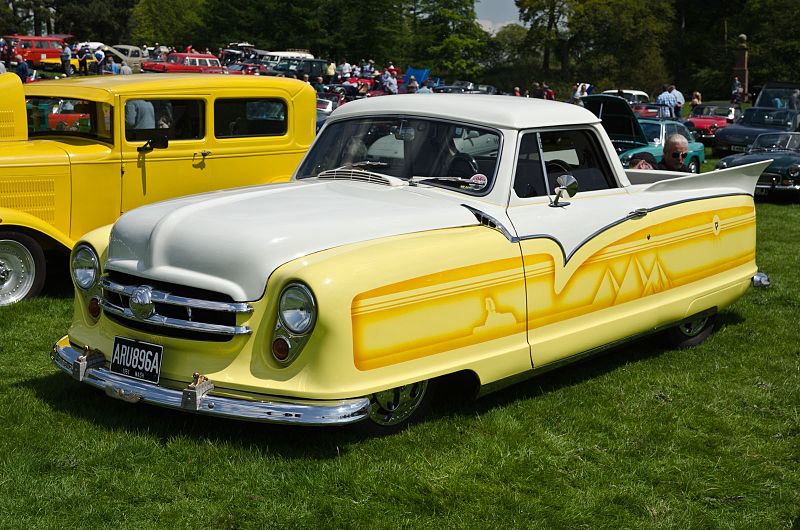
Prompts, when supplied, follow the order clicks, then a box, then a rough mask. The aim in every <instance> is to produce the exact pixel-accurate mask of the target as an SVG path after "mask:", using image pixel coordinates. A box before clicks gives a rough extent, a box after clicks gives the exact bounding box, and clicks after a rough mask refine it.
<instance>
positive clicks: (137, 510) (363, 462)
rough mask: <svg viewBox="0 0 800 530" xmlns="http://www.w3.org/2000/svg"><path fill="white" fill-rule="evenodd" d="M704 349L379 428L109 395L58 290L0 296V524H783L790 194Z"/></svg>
mask: <svg viewBox="0 0 800 530" xmlns="http://www.w3.org/2000/svg"><path fill="white" fill-rule="evenodd" d="M757 209H758V211H757V216H758V250H757V253H758V259H759V266H760V269H761V270H763V271H766V272H767V273H769V274H770V277H771V279H772V285H771V286H770V287H769V288H767V289H750V290H749V291H748V292H747V293H746V294H745V296H744V297H743V298H742V299H740V300H739V301H738V302H737V303H736V304H734V305H733V306H732V307H730V308H729V309H728V310H726V311H724V312H722V314H721V315H720V328H719V329H718V330H717V331H716V333H714V334H713V335H711V337H710V338H709V339H708V340H707V341H706V342H705V343H704V344H701V345H700V346H698V347H696V348H693V349H687V350H677V349H676V350H672V349H664V348H663V347H662V346H660V345H659V343H658V342H657V341H654V340H652V339H651V340H647V341H640V342H635V343H632V344H630V345H628V346H626V347H623V348H617V349H614V350H611V351H609V352H608V353H606V354H605V355H604V356H602V357H598V358H596V359H594V360H591V361H586V362H583V363H581V364H578V365H575V366H572V367H571V368H566V369H560V370H557V371H553V372H549V373H548V374H544V375H541V376H539V377H537V378H535V379H533V380H530V381H528V382H526V383H523V384H520V385H516V386H514V387H512V388H509V389H507V390H504V391H501V392H499V393H496V394H494V395H493V396H490V397H487V398H484V399H481V400H478V401H477V402H474V403H473V402H467V403H465V404H464V405H462V406H459V405H456V404H453V403H452V402H449V403H440V404H439V405H438V406H437V407H436V408H435V409H434V411H433V412H432V413H431V415H430V416H429V417H428V418H427V419H426V420H425V421H424V422H422V423H419V424H417V425H414V426H412V427H410V428H409V429H408V430H406V431H404V432H402V433H399V434H396V435H393V436H389V437H383V438H365V437H363V436H361V435H358V434H355V433H353V432H351V431H350V430H349V429H347V428H337V429H318V428H299V427H291V426H269V425H261V424H253V423H246V422H238V421H229V420H222V419H212V418H206V417H201V416H197V415H191V414H186V413H184V412H174V411H169V410H164V409H160V408H157V407H152V406H148V405H137V406H131V405H129V404H127V403H123V402H121V401H117V400H110V399H105V398H104V397H103V396H102V392H100V391H98V390H95V389H93V388H89V387H87V386H85V385H82V384H80V383H77V382H76V381H74V380H72V379H70V378H68V377H64V376H63V374H61V373H59V370H58V369H57V368H56V367H54V366H53V365H52V364H51V362H50V360H49V358H48V356H47V354H46V352H47V351H48V350H49V348H50V346H51V345H52V343H53V341H54V340H55V339H56V338H58V337H59V336H60V335H61V333H62V332H63V330H64V329H66V327H67V326H68V324H69V322H70V319H71V314H72V305H73V301H72V286H71V284H69V281H68V279H66V278H62V281H61V283H60V285H59V284H58V283H57V282H53V283H54V285H55V286H54V287H51V288H50V289H49V290H48V291H47V292H46V293H45V294H46V296H47V297H46V298H40V299H35V300H30V301H23V302H21V303H20V304H17V305H15V306H10V307H2V308H0V320H2V321H3V322H5V323H7V324H6V325H4V326H2V327H1V328H0V344H2V345H3V350H2V358H3V363H2V365H0V410H2V411H3V414H2V416H3V420H4V421H3V423H2V436H0V465H2V468H3V470H4V471H3V474H2V478H0V526H2V527H41V528H46V527H64V526H71V527H75V528H84V527H97V526H107V527H153V526H167V525H169V526H175V527H183V526H189V525H198V524H199V525H204V526H210V527H222V526H225V527H237V528H249V527H263V524H259V523H258V521H267V520H268V521H270V524H271V525H274V526H277V527H286V526H318V525H319V524H320V521H324V525H323V526H328V527H353V526H358V527H379V528H380V527H390V526H391V527H397V526H416V527H432V528H434V527H441V526H443V525H446V526H460V527H471V526H482V527H490V526H498V527H500V526H502V527H514V526H527V527H531V526H533V527H580V526H583V525H591V526H592V527H609V526H611V527H629V528H631V527H635V528H697V527H730V528H748V527H750V528H753V527H758V528H781V527H783V526H784V525H785V522H786V521H791V520H794V519H795V518H796V517H797V515H798V506H800V493H799V492H800V462H798V458H797V455H798V453H797V439H798V435H799V434H800V430H799V429H800V420H799V419H798V410H797V403H798V402H800V390H799V389H800V377H799V376H798V374H799V373H800V350H798V343H797V333H796V315H797V308H798V306H800V295H798V293H799V292H800V281H798V277H797V274H796V267H795V265H796V252H795V248H796V247H795V242H796V241H797V240H798V238H800V207H799V206H798V205H797V204H793V203H777V204H776V203H758V206H757Z"/></svg>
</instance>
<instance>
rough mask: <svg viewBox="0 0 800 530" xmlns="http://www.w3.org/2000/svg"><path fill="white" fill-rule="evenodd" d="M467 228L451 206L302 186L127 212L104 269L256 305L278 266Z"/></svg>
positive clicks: (416, 192)
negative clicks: (345, 248) (356, 246)
mask: <svg viewBox="0 0 800 530" xmlns="http://www.w3.org/2000/svg"><path fill="white" fill-rule="evenodd" d="M475 224H477V220H476V218H475V216H474V215H473V214H472V213H470V211H469V210H467V209H466V208H464V207H462V206H461V205H460V201H458V200H457V198H455V197H450V196H447V195H445V194H444V193H441V192H439V193H438V194H437V193H436V192H430V191H424V190H423V189H422V188H410V187H408V186H398V187H391V186H383V185H379V184H374V183H359V182H352V181H347V182H345V181H335V182H334V181H319V180H316V179H311V180H308V181H301V182H289V183H284V184H274V185H269V186H258V187H251V188H241V189H237V190H225V191H220V192H212V193H207V194H202V195H195V196H191V197H184V198H180V199H175V200H171V201H165V202H160V203H154V204H151V205H147V206H143V207H141V208H137V209H135V210H132V211H131V212H128V213H126V214H125V215H123V216H122V217H121V218H120V219H119V220H118V221H117V222H116V223H115V225H114V227H113V229H112V232H111V241H110V244H109V249H108V260H107V263H106V268H107V269H109V270H116V271H120V272H125V273H128V274H133V275H136V276H138V277H143V278H150V279H154V280H155V279H158V280H159V281H166V282H170V283H175V284H181V285H188V286H192V287H197V288H201V289H207V290H211V291H216V292H221V293H225V294H228V295H229V296H231V297H232V298H233V299H234V300H237V301H253V300H258V299H259V298H261V296H263V293H264V290H265V288H266V283H267V279H268V278H269V277H270V275H271V274H272V272H273V271H274V270H275V269H276V268H277V267H279V266H280V265H282V264H284V263H286V262H288V261H290V260H293V259H296V258H299V257H302V256H305V255H308V254H311V253H314V252H319V251H322V250H326V249H330V248H334V247H338V246H342V245H347V244H351V243H357V242H361V241H367V240H372V239H377V238H382V237H389V236H395V235H401V234H407V233H413V232H421V231H425V230H433V229H439V228H453V227H459V226H468V225H475Z"/></svg>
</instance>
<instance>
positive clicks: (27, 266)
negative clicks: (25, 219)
mask: <svg viewBox="0 0 800 530" xmlns="http://www.w3.org/2000/svg"><path fill="white" fill-rule="evenodd" d="M46 272H47V271H46V266H45V262H44V252H42V247H40V246H39V243H37V242H36V241H35V240H34V239H33V238H31V237H29V236H26V235H25V234H20V233H18V232H0V306H3V305H11V304H14V303H16V302H19V301H20V300H22V299H25V298H33V297H34V296H36V295H38V294H39V293H40V292H41V291H42V287H44V278H45V273H46Z"/></svg>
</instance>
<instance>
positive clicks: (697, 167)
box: [689, 158, 700, 175]
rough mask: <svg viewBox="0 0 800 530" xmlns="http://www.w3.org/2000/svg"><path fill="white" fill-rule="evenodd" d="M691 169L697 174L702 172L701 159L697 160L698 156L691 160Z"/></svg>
mask: <svg viewBox="0 0 800 530" xmlns="http://www.w3.org/2000/svg"><path fill="white" fill-rule="evenodd" d="M689 171H691V172H692V173H694V174H695V175H696V174H698V173H700V161H699V160H697V158H692V159H691V160H690V161H689Z"/></svg>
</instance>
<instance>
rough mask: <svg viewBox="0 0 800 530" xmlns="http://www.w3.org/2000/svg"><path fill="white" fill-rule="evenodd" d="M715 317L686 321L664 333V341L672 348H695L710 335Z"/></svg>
mask: <svg viewBox="0 0 800 530" xmlns="http://www.w3.org/2000/svg"><path fill="white" fill-rule="evenodd" d="M716 322H717V315H715V314H714V315H706V316H704V317H698V318H695V319H693V320H687V321H684V322H682V323H680V324H679V325H677V326H675V327H674V328H671V329H669V330H668V331H667V332H666V339H667V342H668V343H669V345H670V346H672V347H674V348H691V347H693V346H697V345H698V344H700V343H701V342H703V341H704V340H706V339H707V338H708V336H709V335H711V332H712V331H714V325H715V324H716Z"/></svg>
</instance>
